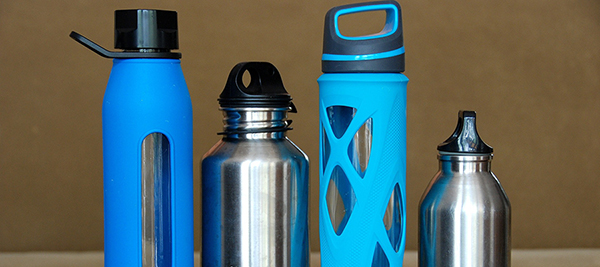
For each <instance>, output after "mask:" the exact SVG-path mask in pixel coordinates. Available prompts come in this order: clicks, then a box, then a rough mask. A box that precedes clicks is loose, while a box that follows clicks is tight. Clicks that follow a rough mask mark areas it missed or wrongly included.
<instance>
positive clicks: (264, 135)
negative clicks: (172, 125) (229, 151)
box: [221, 108, 291, 139]
mask: <svg viewBox="0 0 600 267" xmlns="http://www.w3.org/2000/svg"><path fill="white" fill-rule="evenodd" d="M221 110H222V111H223V116H224V119H223V123H224V124H225V125H224V127H223V129H224V132H223V135H224V136H225V138H233V139H283V138H285V136H286V135H285V132H286V131H287V130H288V129H290V128H289V125H290V124H291V120H287V112H288V111H289V108H221Z"/></svg>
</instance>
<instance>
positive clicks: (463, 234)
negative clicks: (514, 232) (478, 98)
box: [419, 111, 510, 267]
mask: <svg viewBox="0 0 600 267" xmlns="http://www.w3.org/2000/svg"><path fill="white" fill-rule="evenodd" d="M438 150H439V156H438V158H439V160H440V170H439V171H438V173H437V174H436V175H435V176H434V177H433V180H432V181H431V182H430V184H429V186H428V187H427V189H426V190H425V193H424V194H423V197H422V198H421V202H420V204H419V266H420V267H434V266H435V267H440V266H447V267H475V266H478V267H479V266H480V267H500V266H502V267H505V266H510V202H509V201H508V198H507V196H506V194H505V193H504V189H502V186H501V185H500V183H499V182H498V179H497V178H496V176H495V175H494V174H493V173H492V171H491V160H492V152H493V149H492V148H491V147H490V146H488V145H487V144H485V143H484V142H483V141H482V140H481V138H480V137H479V134H478V133H477V128H476V125H475V112H474V111H460V112H459V118H458V125H457V127H456V130H455V131H454V133H453V134H452V136H450V138H448V140H446V141H444V142H443V143H441V144H440V145H439V146H438Z"/></svg>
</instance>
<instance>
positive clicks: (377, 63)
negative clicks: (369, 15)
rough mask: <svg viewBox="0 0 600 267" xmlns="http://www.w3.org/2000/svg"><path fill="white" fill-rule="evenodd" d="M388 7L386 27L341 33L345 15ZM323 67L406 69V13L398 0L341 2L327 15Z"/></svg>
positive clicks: (327, 69)
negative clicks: (354, 34) (370, 32)
mask: <svg viewBox="0 0 600 267" xmlns="http://www.w3.org/2000/svg"><path fill="white" fill-rule="evenodd" d="M377 10H384V11H385V12H386V22H385V26H384V28H383V30H382V31H381V32H379V33H377V34H374V35H367V36H358V37H349V36H344V35H342V34H341V33H340V30H339V27H338V18H339V17H340V16H343V15H348V14H353V13H359V12H367V11H377ZM321 67H322V70H323V72H325V73H331V72H404V37H403V33H402V14H401V8H400V4H398V2H396V1H376V2H366V3H357V4H350V5H344V6H338V7H334V8H332V9H330V10H329V11H328V12H327V15H326V16H325V32H324V36H323V57H322V66H321Z"/></svg>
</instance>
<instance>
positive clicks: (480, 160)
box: [438, 153, 493, 173]
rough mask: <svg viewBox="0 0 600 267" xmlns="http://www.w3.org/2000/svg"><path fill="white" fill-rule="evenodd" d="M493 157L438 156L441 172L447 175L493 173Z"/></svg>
mask: <svg viewBox="0 0 600 267" xmlns="http://www.w3.org/2000/svg"><path fill="white" fill-rule="evenodd" d="M492 157H493V155H492V154H468V155H467V154H460V153H440V154H439V155H438V159H439V161H440V171H441V172H447V173H450V172H454V173H456V172H458V173H474V172H491V170H492Z"/></svg>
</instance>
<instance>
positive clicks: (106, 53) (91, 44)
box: [69, 31, 181, 59]
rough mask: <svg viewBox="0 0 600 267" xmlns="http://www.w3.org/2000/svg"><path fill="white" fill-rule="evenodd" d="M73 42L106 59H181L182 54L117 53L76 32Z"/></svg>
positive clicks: (73, 33) (73, 35)
mask: <svg viewBox="0 0 600 267" xmlns="http://www.w3.org/2000/svg"><path fill="white" fill-rule="evenodd" d="M69 36H70V37H71V38H73V40H75V41H77V42H78V43H80V44H82V45H83V46H85V47H87V48H88V49H90V50H92V51H94V53H96V54H98V55H100V56H102V57H106V58H175V59H178V58H181V53H175V52H149V53H141V52H115V51H109V50H106V49H105V48H104V47H102V46H100V45H98V44H96V43H94V42H92V41H91V40H90V39H88V38H85V37H84V36H83V35H81V34H79V33H76V32H74V31H72V32H71V34H69Z"/></svg>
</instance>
